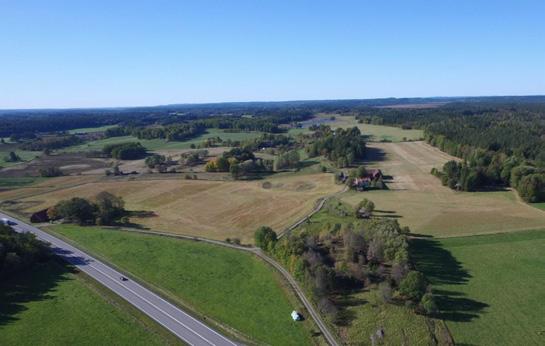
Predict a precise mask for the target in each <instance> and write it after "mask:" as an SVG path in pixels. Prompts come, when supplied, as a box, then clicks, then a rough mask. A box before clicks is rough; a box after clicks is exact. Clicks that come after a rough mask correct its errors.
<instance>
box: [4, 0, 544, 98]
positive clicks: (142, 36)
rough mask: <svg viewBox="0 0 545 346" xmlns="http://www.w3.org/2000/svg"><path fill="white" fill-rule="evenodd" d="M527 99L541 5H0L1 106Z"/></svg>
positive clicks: (116, 1) (17, 0)
mask: <svg viewBox="0 0 545 346" xmlns="http://www.w3.org/2000/svg"><path fill="white" fill-rule="evenodd" d="M527 94H545V1H543V0H538V1H525V0H513V1H501V0H496V1H492V0H491V1H480V0H467V1H466V0H456V1H450V0H440V1H431V0H428V1H416V0H411V1H409V0H403V1H387V0H381V1H377V0H373V1H363V0H361V1H342V0H335V1H334V0H329V1H320V0H308V1H303V0H301V1H299V0H290V1H281V0H253V1H234V0H232V1H226V0H224V1H206V0H195V1H183V0H172V1H160V0H154V1H151V0H150V1H138V0H132V1H122V0H110V1H102V0H92V1H84V0H65V1H56V0H47V1H43V0H39V1H26V0H5V1H4V0H0V108H43V107H95V106H132V105H157V104H168V103H193V102H221V101H260V100H261V101H268V100H300V99H340V98H375V97H391V96H392V97H413V96H476V95H527Z"/></svg>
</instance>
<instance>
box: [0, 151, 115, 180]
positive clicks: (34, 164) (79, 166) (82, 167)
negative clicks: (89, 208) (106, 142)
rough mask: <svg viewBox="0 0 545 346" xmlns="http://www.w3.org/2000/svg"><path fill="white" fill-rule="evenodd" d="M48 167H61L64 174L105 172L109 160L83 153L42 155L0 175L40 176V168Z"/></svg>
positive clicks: (5, 169)
mask: <svg viewBox="0 0 545 346" xmlns="http://www.w3.org/2000/svg"><path fill="white" fill-rule="evenodd" d="M48 167H57V168H60V169H61V170H62V171H63V173H64V174H67V175H68V174H81V173H84V172H86V171H90V170H95V171H100V172H101V174H104V169H105V168H106V167H108V163H107V160H104V159H94V158H87V157H85V155H81V154H58V155H49V156H48V155H41V156H40V157H39V158H37V159H35V160H32V161H31V162H29V163H21V164H18V165H16V166H12V167H7V168H4V169H3V170H1V171H0V177H23V176H33V177H37V176H40V169H44V168H48Z"/></svg>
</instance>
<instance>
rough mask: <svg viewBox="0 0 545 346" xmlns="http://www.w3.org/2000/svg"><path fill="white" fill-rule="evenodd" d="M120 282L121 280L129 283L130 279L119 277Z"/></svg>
mask: <svg viewBox="0 0 545 346" xmlns="http://www.w3.org/2000/svg"><path fill="white" fill-rule="evenodd" d="M119 280H121V281H129V279H127V278H126V277H124V276H120V277H119Z"/></svg>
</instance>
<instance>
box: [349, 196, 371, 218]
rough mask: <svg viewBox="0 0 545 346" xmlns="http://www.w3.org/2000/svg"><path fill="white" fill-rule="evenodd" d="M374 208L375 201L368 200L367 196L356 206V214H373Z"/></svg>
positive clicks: (360, 215) (362, 215) (365, 215)
mask: <svg viewBox="0 0 545 346" xmlns="http://www.w3.org/2000/svg"><path fill="white" fill-rule="evenodd" d="M374 210H375V203H373V202H372V201H370V200H368V199H367V198H364V199H363V200H362V201H361V202H359V203H358V204H357V205H356V207H355V208H354V214H355V215H356V217H369V216H371V215H372V214H373V211H374Z"/></svg>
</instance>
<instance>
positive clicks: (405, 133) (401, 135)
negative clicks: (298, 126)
mask: <svg viewBox="0 0 545 346" xmlns="http://www.w3.org/2000/svg"><path fill="white" fill-rule="evenodd" d="M318 117H319V118H326V119H327V118H330V117H331V114H322V115H319V116H318ZM324 124H325V125H329V126H330V127H331V128H333V129H335V128H339V127H340V128H349V127H354V126H356V127H357V128H359V129H360V131H361V132H362V133H363V134H364V135H365V136H367V137H368V138H369V141H373V142H380V141H388V142H401V141H404V140H419V139H422V138H423V137H424V132H423V131H422V130H417V129H410V130H404V129H402V128H400V127H395V126H385V125H373V124H360V123H358V120H357V119H356V117H354V116H351V115H350V116H340V115H335V120H333V121H328V122H325V123H324Z"/></svg>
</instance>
